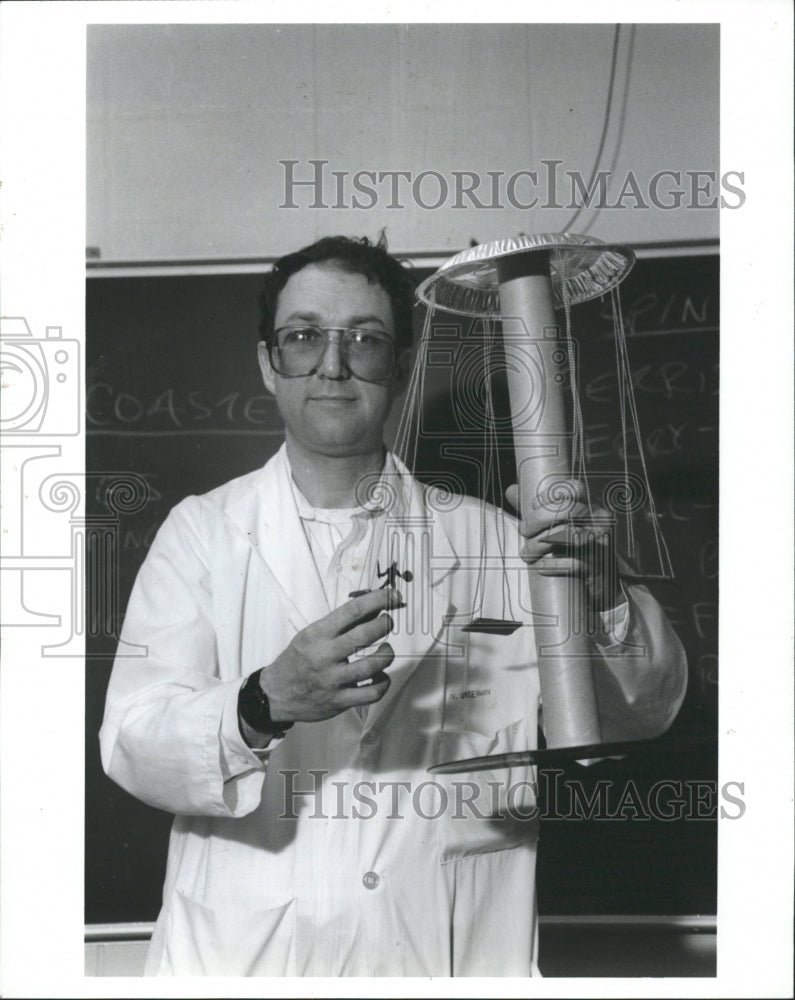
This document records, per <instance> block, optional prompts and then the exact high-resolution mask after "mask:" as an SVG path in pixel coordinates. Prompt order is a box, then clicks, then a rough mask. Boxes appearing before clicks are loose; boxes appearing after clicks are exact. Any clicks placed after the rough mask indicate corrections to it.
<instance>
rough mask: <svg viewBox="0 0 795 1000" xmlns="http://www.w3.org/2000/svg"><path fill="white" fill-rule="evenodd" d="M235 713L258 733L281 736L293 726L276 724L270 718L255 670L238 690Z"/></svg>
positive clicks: (266, 701) (269, 709) (287, 723)
mask: <svg viewBox="0 0 795 1000" xmlns="http://www.w3.org/2000/svg"><path fill="white" fill-rule="evenodd" d="M237 711H238V715H239V716H240V718H241V719H242V720H243V721H244V722H245V723H246V725H248V726H250V727H251V728H252V729H254V730H255V731H256V732H258V733H264V734H267V735H268V736H274V737H276V738H277V739H281V738H282V736H284V734H285V733H286V732H287V730H288V729H290V727H291V726H293V725H294V723H292V722H276V721H275V720H274V719H272V718H271V707H270V704H269V703H268V696H267V695H266V694H265V692H264V691H263V690H262V688H261V687H260V683H259V670H255V671H254V673H253V674H251V676H250V677H249V678H248V680H247V681H246V683H245V684H244V685H243V687H242V688H241V689H240V693H239V694H238V696H237Z"/></svg>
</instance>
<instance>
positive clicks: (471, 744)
mask: <svg viewBox="0 0 795 1000" xmlns="http://www.w3.org/2000/svg"><path fill="white" fill-rule="evenodd" d="M529 746H530V744H529V742H528V738H527V724H526V722H525V720H524V719H519V720H517V721H516V722H514V723H512V724H511V725H510V726H506V727H505V728H504V729H500V730H498V731H497V732H496V733H494V735H493V736H484V735H483V734H482V733H476V732H471V731H469V730H454V731H450V730H443V731H442V732H440V733H438V735H437V741H436V754H435V759H436V760H437V761H438V762H443V761H455V760H466V759H467V758H469V757H485V756H489V755H494V754H502V753H513V752H516V751H520V750H527V749H528V748H529ZM436 781H438V782H439V784H440V785H441V786H442V787H443V788H444V790H445V793H446V798H447V809H446V810H445V815H444V822H442V823H440V824H439V825H438V829H439V832H440V837H439V852H440V861H441V863H442V864H446V863H447V862H449V861H458V860H460V859H461V858H466V857H470V856H472V855H478V854H486V853H490V852H492V851H501V850H505V849H507V848H513V847H517V846H519V845H520V844H523V843H528V842H532V841H534V840H535V838H536V836H537V829H538V807H537V804H536V791H537V789H536V784H535V772H534V769H533V768H531V767H529V766H528V767H511V768H501V769H495V770H493V771H491V770H489V771H468V772H464V773H462V774H453V775H436Z"/></svg>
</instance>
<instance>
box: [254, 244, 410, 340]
mask: <svg viewBox="0 0 795 1000" xmlns="http://www.w3.org/2000/svg"><path fill="white" fill-rule="evenodd" d="M309 264H328V265H329V266H331V267H338V268H339V269H340V270H342V271H346V272H347V273H349V274H362V275H364V277H365V278H367V280H368V281H369V282H370V283H371V284H376V285H380V286H381V287H382V288H383V289H384V291H385V292H386V293H387V295H388V296H389V301H390V303H391V305H392V317H393V319H394V321H395V344H396V346H397V349H398V351H401V350H404V349H405V348H408V347H411V342H412V339H413V333H412V323H411V311H412V306H413V304H414V287H415V282H414V279H413V278H412V276H411V272H410V271H409V269H408V267H407V266H406V265H404V264H402V263H401V262H400V261H399V260H397V259H396V258H395V257H393V256H392V255H391V254H389V253H388V252H387V247H386V238H385V236H384V234H383V232H382V233H381V235H380V237H379V239H378V242H377V243H372V242H371V241H370V240H368V239H367V237H366V236H362V237H360V238H358V239H353V238H351V237H348V236H326V237H324V238H323V239H321V240H318V241H317V243H313V244H312V245H311V246H308V247H304V248H303V249H302V250H296V251H295V253H289V254H286V255H285V256H284V257H281V258H280V259H279V260H277V261H276V263H275V264H274V265H273V270H272V271H269V272H268V274H266V275H265V283H264V285H263V289H262V293H261V295H260V297H259V306H260V323H259V334H260V338H261V339H262V340H264V341H265V342H266V343H269V342H270V341H271V339H272V337H273V332H274V326H273V323H274V317H275V316H276V307H277V305H278V302H279V293H280V292H281V290H282V289H283V288H284V286H285V285H286V284H287V282H288V280H289V278H290V277H291V276H292V275H293V274H296V273H297V272H298V271H301V270H303V268H305V267H307V266H308V265H309Z"/></svg>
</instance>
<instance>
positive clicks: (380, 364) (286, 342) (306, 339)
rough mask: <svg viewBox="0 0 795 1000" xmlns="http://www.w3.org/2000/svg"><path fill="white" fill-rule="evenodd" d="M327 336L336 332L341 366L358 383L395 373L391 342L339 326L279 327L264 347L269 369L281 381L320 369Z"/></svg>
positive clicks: (378, 335)
mask: <svg viewBox="0 0 795 1000" xmlns="http://www.w3.org/2000/svg"><path fill="white" fill-rule="evenodd" d="M330 333H339V334H340V335H341V336H340V338H339V350H340V357H341V359H342V362H343V364H344V365H345V367H346V368H347V369H348V371H349V372H350V373H351V375H353V376H354V377H355V378H358V379H361V380H362V382H384V381H386V380H387V379H388V378H390V377H391V376H392V375H393V374H394V373H395V362H396V352H395V342H394V340H392V338H391V337H390V336H389V334H388V333H383V332H382V331H380V330H359V329H355V328H353V329H346V328H345V327H340V326H324V327H320V326H283V327H280V328H279V329H278V330H277V331H276V333H275V334H274V339H273V340H272V341H271V343H270V344H269V347H268V351H269V354H270V359H271V365H272V366H273V370H274V371H275V372H277V373H278V374H279V375H281V376H282V377H283V378H303V377H305V376H307V375H314V374H315V372H316V371H317V370H318V368H320V364H321V362H322V360H323V356H324V354H325V353H326V348H327V346H328V344H329V341H330V339H331V338H330V337H329V334H330Z"/></svg>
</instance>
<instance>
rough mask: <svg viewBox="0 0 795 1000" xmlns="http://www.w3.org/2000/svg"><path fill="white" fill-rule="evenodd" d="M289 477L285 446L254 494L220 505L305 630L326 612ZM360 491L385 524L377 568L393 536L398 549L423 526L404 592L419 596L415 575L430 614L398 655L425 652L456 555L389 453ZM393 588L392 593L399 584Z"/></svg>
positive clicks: (390, 551) (436, 625) (437, 521)
mask: <svg viewBox="0 0 795 1000" xmlns="http://www.w3.org/2000/svg"><path fill="white" fill-rule="evenodd" d="M290 476H291V473H290V466H289V462H288V460H287V451H286V446H285V445H282V447H281V448H280V449H279V451H278V452H277V453H276V455H274V456H273V458H272V459H270V461H269V462H267V463H266V465H265V466H264V467H263V468H262V470H261V472H260V474H259V476H257V477H256V480H255V489H253V490H247V491H246V493H245V494H244V495H243V496H242V497H236V498H232V499H231V500H230V502H229V503H228V504H227V506H226V507H225V514H226V516H227V517H229V518H230V519H231V520H232V521H233V522H234V524H235V525H236V526H237V527H238V528H239V530H240V531H242V532H243V534H244V535H245V536H246V538H247V540H248V543H249V545H251V547H252V548H253V549H254V551H255V552H256V553H257V555H258V556H259V557H260V558H261V559H262V560H263V561H264V562H265V564H266V565H267V567H268V569H269V570H270V571H271V573H272V574H273V576H274V577H275V579H276V582H277V583H278V585H279V587H280V589H281V591H282V593H283V595H284V598H285V600H286V602H287V604H288V607H289V608H290V611H291V614H290V619H291V621H293V624H294V625H296V627H298V628H305V627H306V626H307V625H309V624H311V623H312V622H314V621H317V619H318V618H321V617H323V615H325V614H328V612H329V610H330V609H329V607H328V602H327V600H326V596H325V593H324V591H323V586H322V583H321V581H320V577H319V575H318V572H317V568H316V566H315V562H314V559H313V558H312V553H311V550H310V548H309V543H308V542H307V539H306V535H305V533H304V530H303V527H302V525H301V519H300V516H299V513H298V509H297V507H296V503H295V497H294V495H293V490H292V486H291V483H290ZM367 493H368V495H367V496H366V497H365V498H363V499H364V501H365V503H364V505H365V506H372V505H382V506H384V508H385V510H386V515H385V516H386V525H385V530H384V532H383V537H382V541H381V545H380V547H379V554H380V558H381V564H382V565H388V563H387V562H386V561H385V560H386V557H387V556H391V555H392V554H393V553H394V545H395V544H396V539H397V544H398V545H399V544H400V538H402V537H405V535H406V533H410V534H412V535H413V536H414V537H415V538H418V537H419V535H420V533H421V531H422V529H423V528H426V529H429V531H428V532H426V534H427V537H428V539H429V542H430V545H431V547H432V548H431V551H430V552H428V553H427V559H426V565H425V566H424V568H423V569H420V570H419V572H415V574H414V576H415V580H416V583H417V585H415V586H413V587H412V590H416V591H417V593H418V594H419V592H420V589H419V584H421V582H422V580H421V579H418V578H419V576H420V573H422V579H424V580H425V581H426V585H427V586H428V587H430V589H431V592H435V593H436V597H435V599H433V600H432V601H431V602H430V604H431V607H432V611H431V613H430V616H429V617H428V619H427V620H426V622H425V623H424V627H422V628H420V629H417V630H416V634H414V635H413V641H410V639H409V636H408V634H407V635H406V637H405V640H404V641H401V646H402V647H403V650H402V652H403V654H404V655H405V656H406V657H408V656H409V655H410V654H414V655H416V654H417V653H418V652H419V649H418V647H420V646H424V647H426V648H427V647H428V646H429V645H430V644H431V643H432V642H433V640H434V637H435V635H436V634H438V631H439V630H440V629H441V624H442V619H443V617H444V614H445V613H446V612H447V610H448V609H447V607H444V608H442V604H443V603H444V601H443V600H442V599H440V597H441V594H440V593H439V591H438V588H439V584H440V582H441V581H442V580H443V579H444V578H445V577H446V576H447V575H448V573H450V572H451V571H452V570H453V569H454V568H455V566H456V565H457V564H458V558H457V556H456V553H455V550H454V548H453V545H452V543H451V541H450V538H449V535H448V534H447V531H446V530H445V528H444V525H443V524H442V523H441V519H440V518H439V517H438V515H436V514H434V512H433V511H432V510H430V508H429V507H428V505H427V503H426V497H425V490H424V488H423V487H422V485H421V484H420V483H418V482H417V481H416V480H414V478H413V477H412V476H411V475H410V474H409V472H408V470H407V469H406V467H405V466H404V465H403V464H402V463H401V462H399V461H398V460H397V459H396V458H395V457H394V456H392V455H388V457H387V462H386V463H385V467H384V471H383V473H382V474H381V476H380V477H375V478H374V479H373V481H372V484H371V488H370V489H369V490H368V491H367ZM415 548H416V551H415V553H414V558H415V559H416V565H417V567H418V568H419V567H420V561H421V559H422V553H421V552H420V551H419V548H420V547H419V546H415ZM397 584H398V588H400V587H401V585H402V581H397ZM409 586H411V585H409ZM406 596H407V597H408V594H406ZM409 631H412V630H409ZM409 647H412V648H409ZM415 647H417V648H415Z"/></svg>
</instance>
